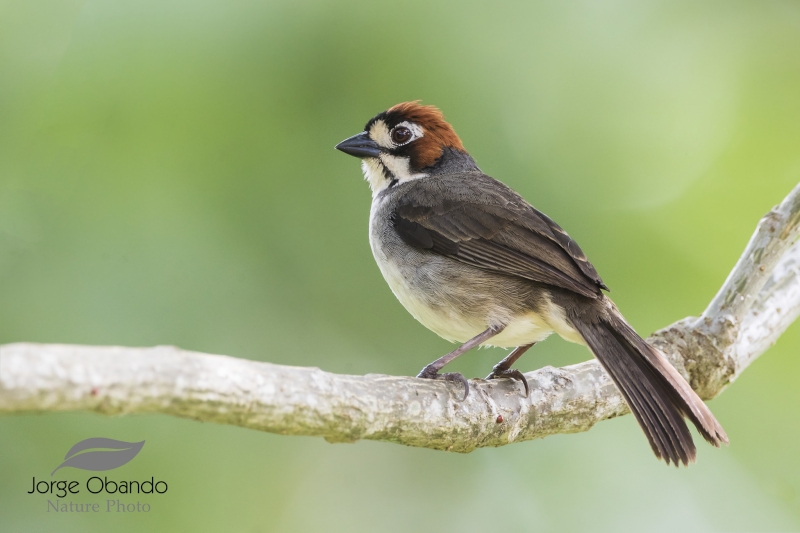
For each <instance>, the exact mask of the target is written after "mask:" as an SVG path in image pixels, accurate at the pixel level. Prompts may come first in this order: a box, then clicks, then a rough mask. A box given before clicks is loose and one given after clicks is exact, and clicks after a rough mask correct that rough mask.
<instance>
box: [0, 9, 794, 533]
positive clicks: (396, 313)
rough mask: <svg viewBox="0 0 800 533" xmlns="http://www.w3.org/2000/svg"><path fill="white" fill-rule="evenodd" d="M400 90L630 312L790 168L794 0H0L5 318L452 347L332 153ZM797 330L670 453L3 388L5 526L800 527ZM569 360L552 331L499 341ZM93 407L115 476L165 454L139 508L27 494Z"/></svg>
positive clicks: (274, 350)
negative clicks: (307, 427) (395, 283)
mask: <svg viewBox="0 0 800 533" xmlns="http://www.w3.org/2000/svg"><path fill="white" fill-rule="evenodd" d="M411 99H422V100H423V101H424V102H425V103H432V104H436V105H438V106H440V107H441V108H442V109H443V110H444V112H445V114H446V115H447V117H448V119H449V120H450V121H451V122H452V123H453V125H454V126H455V128H456V130H457V131H458V132H459V134H460V136H461V138H462V139H463V141H464V144H465V146H466V147H467V149H468V150H469V151H470V152H471V153H472V155H473V156H474V157H475V158H476V160H477V161H478V163H479V165H480V166H481V168H482V169H483V170H484V171H485V172H487V173H488V174H490V175H493V176H495V177H497V178H499V179H501V180H503V181H504V182H506V183H507V184H509V185H511V186H512V187H514V188H515V189H517V190H518V191H519V192H520V193H522V194H523V196H525V197H526V198H528V199H529V200H530V201H531V202H532V203H533V204H534V205H535V206H537V207H538V208H539V209H541V210H543V211H544V212H546V213H548V214H549V215H550V216H551V217H553V218H554V219H555V220H557V221H558V222H559V224H561V225H562V226H563V227H564V228H566V229H567V230H568V231H569V232H570V234H571V235H572V236H573V237H575V238H576V239H577V240H578V241H579V242H580V244H581V246H582V247H583V249H584V250H585V251H586V253H587V255H588V256H589V257H590V258H591V259H592V261H593V263H594V264H595V266H596V267H597V268H598V270H599V271H600V273H601V274H602V276H603V278H604V280H605V281H606V283H607V284H608V285H609V286H610V287H611V288H612V290H613V293H612V295H613V297H614V299H615V301H616V302H617V304H618V305H619V307H620V308H621V309H622V311H623V312H624V313H625V315H626V317H627V318H628V320H629V321H631V322H632V324H633V325H634V326H635V327H636V328H637V329H638V331H639V332H640V333H641V334H643V335H647V334H649V333H650V332H652V331H654V330H655V329H658V328H660V327H663V326H666V325H668V324H670V323H671V322H673V321H675V320H677V319H680V318H682V317H684V316H687V315H697V314H699V313H700V312H701V311H702V310H703V308H704V307H705V305H706V304H707V303H708V302H709V301H710V299H711V298H712V297H713V295H714V294H715V292H716V291H717V289H718V288H719V286H720V285H721V284H722V282H723V281H724V279H725V277H726V275H727V273H728V272H729V271H730V269H731V267H732V266H733V264H734V263H735V261H736V260H737V258H738V256H739V254H740V253H741V251H742V249H743V248H744V246H745V244H746V242H747V240H748V238H749V237H750V235H751V233H752V231H753V229H754V228H755V225H756V222H757V221H758V219H759V217H760V216H761V215H763V214H764V213H765V212H766V211H767V210H768V209H769V208H771V207H772V206H773V205H774V204H776V203H778V202H779V201H780V200H781V199H782V198H783V197H784V196H785V195H786V194H787V193H788V192H789V191H790V190H791V188H792V187H793V186H794V185H795V184H796V183H797V182H798V181H800V150H798V148H799V147H800V4H798V2H796V1H793V0H792V1H774V2H773V1H750V2H736V1H716V2H702V3H695V2H668V1H662V2H657V1H647V2H642V1H634V0H630V1H614V2H594V1H589V0H586V1H580V2H532V1H530V0H525V1H518V2H496V3H488V2H466V1H462V2H431V1H423V0H418V1H408V2H355V1H352V0H339V1H337V2H326V1H323V0H309V1H299V2H298V1H294V2H291V1H266V0H265V1H261V2H257V1H239V0H233V1H216V2H212V1H208V0H194V1H188V0H183V1H177V0H158V1H155V0H137V1H131V0H122V1H120V0H117V1H111V0H92V1H83V0H70V1H38V0H34V1H22V0H18V1H7V0H3V1H0V343H8V342H15V341H35V342H63V343H83V344H120V345H131V346H150V345H157V344H174V345H178V346H181V347H184V348H189V349H193V350H199V351H204V352H212V353H222V354H228V355H232V356H237V357H243V358H249V359H254V360H261V361H271V362H274V363H281V364H292V365H302V366H318V367H320V368H322V369H324V370H328V371H332V372H343V373H354V374H366V373H386V374H401V375H411V374H415V373H416V372H417V371H418V370H419V369H420V368H421V367H422V366H423V365H425V364H426V363H428V362H430V361H431V360H432V359H433V358H435V357H438V356H439V355H441V354H443V353H445V352H446V351H447V350H449V349H450V345H448V344H447V343H446V342H445V341H443V340H441V339H439V338H437V337H436V336H435V335H434V334H433V333H430V332H428V331H427V330H426V329H425V328H424V327H422V326H421V325H419V324H417V323H416V322H415V321H414V320H413V319H412V318H411V316H410V315H408V314H407V313H406V311H405V310H404V309H403V308H402V307H401V306H400V304H399V303H398V302H397V301H396V300H395V299H394V296H393V295H392V294H391V292H390V290H389V289H388V287H387V286H386V284H385V282H384V281H383V279H382V278H381V275H380V273H379V271H378V269H377V267H376V266H375V264H374V261H373V259H372V256H371V253H370V250H369V246H368V243H367V217H368V212H369V204H370V193H369V189H368V187H367V185H366V184H365V183H364V181H363V179H362V178H361V175H360V169H359V165H358V162H357V161H356V160H355V159H353V158H350V157H347V156H345V155H343V154H341V153H338V152H336V151H334V149H333V145H334V144H336V143H337V142H338V141H340V140H341V139H344V138H345V137H348V136H350V135H352V134H355V133H357V132H358V131H359V130H360V129H361V128H362V127H363V125H364V123H365V122H366V121H367V119H369V118H370V117H371V116H373V115H374V114H376V113H377V112H379V111H381V110H383V109H385V108H387V107H389V106H391V105H393V104H395V103H397V102H399V101H404V100H411ZM799 348H800V329H798V327H797V326H793V327H792V328H790V329H789V330H788V331H787V332H786V333H785V334H784V336H783V337H782V338H781V339H780V341H779V342H778V343H777V345H776V346H775V347H774V348H772V349H771V350H770V351H769V352H768V353H766V354H765V355H764V356H763V357H762V358H761V359H759V360H757V361H756V362H755V363H754V364H753V365H752V367H751V368H749V369H748V370H747V371H746V372H745V373H744V374H743V375H742V377H741V378H740V379H739V380H738V381H737V382H736V383H735V384H734V385H732V386H731V387H730V388H729V390H727V391H726V392H725V393H724V394H723V395H722V396H720V397H719V398H718V399H716V400H714V401H713V402H711V406H712V408H713V410H714V412H715V413H716V415H717V416H718V418H719V419H720V421H721V422H722V423H723V425H724V426H725V428H726V430H727V431H728V434H729V436H730V438H731V445H730V447H728V448H725V449H722V450H715V449H713V448H711V447H709V446H707V445H705V444H700V448H699V460H698V464H697V465H695V466H693V467H691V468H689V469H686V470H680V471H678V470H675V469H673V468H668V467H666V466H664V465H663V463H659V462H658V461H656V460H655V459H654V458H653V456H652V453H651V451H650V448H649V446H648V445H647V442H646V440H645V438H644V436H643V435H642V434H641V432H640V430H639V429H638V427H637V426H636V423H635V421H634V419H633V418H632V417H630V416H628V417H623V418H620V419H615V420H611V421H607V422H604V423H602V424H599V425H598V426H597V427H595V428H594V429H592V430H591V431H590V432H588V433H583V434H577V435H560V436H555V437H550V438H548V439H545V440H541V441H534V442H527V443H522V444H516V445H513V446H508V447H506V448H501V449H486V450H479V451H476V452H474V453H472V454H469V455H458V454H448V453H444V452H436V451H430V450H424V449H411V448H405V447H402V446H398V445H394V444H387V443H375V442H359V443H356V444H337V445H332V444H328V443H326V442H325V441H323V440H322V439H317V438H301V437H281V436H277V435H272V434H266V433H258V432H255V431H249V430H243V429H240V428H235V427H224V426H218V425H213V424H201V423H197V422H192V421H187V420H181V419H175V418H169V417H165V416H159V415H152V416H126V417H117V418H108V417H103V416H99V415H93V414H86V413H66V414H46V415H22V416H5V417H2V418H0V451H1V452H2V453H0V530H2V531H46V530H47V531H108V530H109V529H112V530H114V531H139V530H142V529H145V528H148V529H151V530H154V531H179V530H185V531H191V530H198V531H248V532H257V531H281V532H283V531H287V532H294V531H322V530H324V531H332V532H338V531H347V532H361V531H364V532H374V531H392V532H394V531H397V532H409V531H434V530H436V531H450V530H459V531H478V530H480V531H625V530H628V531H676V530H679V531H764V530H767V531H792V530H794V531H796V530H798V529H800V496H799V494H800V457H798V453H797V452H798V442H800V424H799V423H800V414H798V405H800V388H798V387H797V385H796V381H795V380H796V379H798V376H799V374H798V370H800V359H798V357H797V355H796V354H797V351H798V349H799ZM502 356H503V352H502V351H499V350H493V351H492V350H481V351H479V352H477V351H476V352H473V353H471V354H469V355H468V356H466V357H464V358H463V360H460V361H458V362H457V363H456V364H454V365H453V367H454V369H456V370H460V371H462V372H464V373H465V374H466V375H467V376H484V375H485V374H487V373H488V371H489V369H490V368H491V366H492V365H493V364H494V363H495V362H496V361H497V360H499V359H500V358H501V357H502ZM589 357H590V355H589V353H588V352H587V351H586V350H585V349H583V348H581V347H579V346H574V345H568V344H566V343H564V342H563V341H561V340H559V339H551V340H548V341H547V342H545V343H543V344H541V345H540V346H537V347H536V349H535V350H534V351H533V352H530V353H529V354H528V355H527V356H526V357H525V358H524V359H523V360H522V361H521V365H520V368H522V369H523V370H525V371H527V370H532V369H534V368H537V367H539V366H543V365H546V364H550V365H564V364H570V363H574V362H577V361H581V360H584V359H588V358H589ZM94 436H105V437H111V438H117V439H122V440H129V441H138V440H142V439H146V440H147V444H146V445H145V447H144V449H143V451H142V452H141V453H140V454H139V456H138V457H137V458H136V460H135V461H133V462H131V463H130V464H129V465H126V466H125V467H123V468H121V469H120V470H117V471H115V472H114V473H113V476H111V477H112V478H117V479H120V478H129V479H141V478H149V476H151V475H154V476H156V478H160V479H163V480H165V481H167V482H168V483H169V491H168V493H167V494H166V495H163V496H142V497H129V498H127V499H126V501H136V500H137V499H138V500H139V501H143V502H144V501H147V502H150V503H151V505H152V511H151V512H150V513H148V514H146V515H135V514H126V515H116V514H110V515H108V514H99V515H77V514H76V515H55V514H54V513H52V512H51V513H47V512H46V504H45V503H44V502H45V500H46V498H45V497H43V496H32V495H28V494H26V491H27V490H29V487H30V484H31V478H32V477H33V476H36V477H37V478H48V479H49V475H48V473H49V472H50V471H51V470H52V469H53V468H54V467H55V466H56V465H57V464H58V463H59V462H60V460H61V458H62V457H63V455H64V453H66V451H67V449H68V448H69V447H70V446H72V444H74V443H75V442H77V441H78V440H81V439H84V438H88V437H94ZM58 476H62V477H61V479H79V480H85V479H87V478H88V477H89V475H88V474H86V473H83V472H81V471H78V470H73V469H64V470H61V471H60V472H59V473H58V474H57V475H56V477H57V478H58ZM89 500H90V499H89V498H85V497H79V498H75V499H74V501H89Z"/></svg>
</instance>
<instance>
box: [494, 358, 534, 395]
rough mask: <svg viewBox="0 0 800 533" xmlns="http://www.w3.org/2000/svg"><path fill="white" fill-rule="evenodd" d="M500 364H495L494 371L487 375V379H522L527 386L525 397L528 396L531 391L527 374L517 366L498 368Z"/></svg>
mask: <svg viewBox="0 0 800 533" xmlns="http://www.w3.org/2000/svg"><path fill="white" fill-rule="evenodd" d="M498 366H500V365H495V367H494V368H493V369H492V373H491V374H489V375H488V376H486V379H498V378H511V379H515V380H517V381H521V382H522V384H523V385H524V386H525V397H526V398H527V397H528V396H530V395H531V391H530V389H529V388H528V380H527V379H525V375H524V374H523V373H522V372H520V371H519V370H517V369H516V368H498Z"/></svg>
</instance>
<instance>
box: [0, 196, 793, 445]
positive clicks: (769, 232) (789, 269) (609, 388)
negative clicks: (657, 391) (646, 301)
mask: <svg viewBox="0 0 800 533" xmlns="http://www.w3.org/2000/svg"><path fill="white" fill-rule="evenodd" d="M798 234H800V185H798V186H797V187H795V189H794V190H793V191H792V192H791V193H790V194H789V196H788V197H787V198H786V199H785V200H784V201H783V202H782V203H781V204H780V205H779V206H777V207H775V208H774V209H773V210H772V211H770V212H769V213H768V214H767V215H766V216H764V218H762V219H761V221H760V222H759V224H758V227H757V229H756V232H755V234H754V235H753V237H752V238H751V239H750V242H749V244H748V245H747V248H746V249H745V251H744V254H743V255H742V257H741V259H739V262H738V263H737V264H736V266H735V267H734V269H733V271H732V272H731V274H730V275H729V276H728V279H727V280H726V281H725V284H724V285H723V286H722V288H721V289H720V291H719V293H718V294H717V295H716V297H715V298H714V299H713V301H712V302H711V304H710V305H709V306H708V309H706V310H705V312H704V313H703V315H702V316H701V317H699V318H695V317H688V318H685V319H683V320H680V321H678V322H676V323H675V324H672V325H671V326H668V327H667V328H665V329H663V330H661V331H658V332H656V333H655V334H654V335H653V336H652V337H650V339H648V340H649V342H651V343H653V344H654V345H655V346H657V347H658V348H659V349H661V350H662V351H663V352H664V353H665V354H666V356H667V357H668V358H669V359H670V361H671V362H672V363H673V364H674V365H675V367H676V368H678V370H679V371H680V372H681V373H682V374H683V375H684V377H686V378H687V379H688V380H689V382H690V383H691V385H692V387H693V388H694V389H695V390H696V391H697V392H698V393H699V394H700V396H701V397H703V398H705V399H710V398H713V397H714V396H716V395H717V394H719V393H720V392H721V391H722V390H723V389H724V388H725V387H726V386H727V385H728V384H729V383H731V382H733V380H735V379H736V377H737V376H738V375H739V374H740V373H741V372H742V371H743V370H744V369H745V368H746V367H747V366H748V365H749V364H750V363H751V362H752V361H753V360H754V359H755V358H756V357H758V356H759V355H761V354H762V353H764V351H766V349H767V348H769V347H770V346H771V345H772V344H773V343H774V342H775V341H776V340H777V339H778V337H779V336H780V335H781V333H783V331H784V330H785V329H786V328H787V327H788V326H789V324H791V323H792V322H793V321H794V320H795V318H797V315H798V314H800V270H798V266H799V265H800V244H796V243H795V241H796V240H797V237H798ZM526 377H527V379H528V382H529V384H530V387H531V395H530V397H529V398H527V399H526V398H524V397H523V393H522V386H521V385H520V384H519V383H515V382H513V381H511V380H496V381H489V382H487V381H483V380H479V379H473V380H470V384H471V392H470V394H469V397H468V398H467V400H466V401H464V402H457V401H455V397H457V396H458V394H459V393H460V390H455V389H452V390H451V387H453V386H452V385H450V384H447V383H443V382H436V381H430V380H421V379H416V378H411V377H394V376H383V375H366V376H347V375H339V374H331V373H328V372H323V371H321V370H319V369H317V368H301V367H291V366H281V365H273V364H270V363H260V362H255V361H248V360H242V359H236V358H233V357H227V356H222V355H209V354H203V353H197V352H189V351H185V350H180V349H178V348H175V347H170V346H158V347H155V348H124V347H104V346H73V345H57V344H28V343H19V344H7V345H3V346H0V413H21V412H31V411H71V410H88V411H94V412H98V413H104V414H120V413H164V414H169V415H174V416H180V417H185V418H192V419H196V420H202V421H207V422H217V423H220V424H232V425H237V426H242V427H248V428H252V429H258V430H262V431H269V432H273V433H280V434H284V435H316V436H322V437H325V439H327V440H328V441H331V442H352V441H355V440H358V439H372V440H384V441H390V442H397V443H400V444H406V445H409V446H422V447H426V448H434V449H443V450H452V451H458V452H469V451H472V450H474V449H475V448H480V447H484V446H502V445H505V444H509V443H512V442H518V441H524V440H530V439H537V438H541V437H545V436H547V435H552V434H555V433H574V432H578V431H586V430H588V429H589V428H591V427H592V426H593V425H594V424H595V423H597V422H599V421H601V420H605V419H607V418H612V417H615V416H619V415H623V414H625V413H627V412H628V408H627V405H626V404H625V402H624V400H623V399H622V396H621V395H620V394H619V391H618V390H617V388H616V387H615V386H614V384H613V383H612V382H611V380H610V379H609V378H608V376H607V375H606V373H605V372H604V371H603V370H602V368H601V367H600V365H599V364H598V363H597V361H595V360H591V361H587V362H585V363H580V364H577V365H571V366H567V367H563V368H553V367H545V368H542V369H540V370H537V371H535V372H530V373H527V374H526ZM451 393H453V394H451Z"/></svg>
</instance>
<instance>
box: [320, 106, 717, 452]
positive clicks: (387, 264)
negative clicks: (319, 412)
mask: <svg viewBox="0 0 800 533" xmlns="http://www.w3.org/2000/svg"><path fill="white" fill-rule="evenodd" d="M335 148H336V149H338V150H340V151H342V152H344V153H346V154H349V155H351V156H355V157H357V158H360V159H361V168H362V171H363V174H364V177H365V179H366V181H367V182H368V183H369V186H370V189H371V190H372V206H371V208H370V216H369V242H370V247H371V249H372V253H373V256H374V258H375V261H376V262H377V264H378V267H379V269H380V271H381V273H382V274H383V277H384V278H385V280H386V282H387V283H388V284H389V287H390V288H391V290H392V292H393V293H394V295H395V296H396V297H397V299H398V300H399V301H400V303H401V304H402V305H403V306H404V307H405V308H406V310H407V311H408V312H409V313H410V314H411V315H412V316H413V317H414V318H415V319H417V320H418V321H419V322H421V323H422V324H423V325H424V326H425V327H427V328H428V329H430V330H431V331H433V332H434V333H436V334H438V335H439V336H440V337H442V338H444V339H446V340H448V341H450V342H455V343H460V346H459V347H458V348H456V349H455V350H453V351H451V352H450V353H448V354H446V355H444V356H443V357H440V358H439V359H437V360H435V361H433V362H432V363H430V364H428V365H427V366H425V367H424V368H423V369H422V371H420V372H419V374H418V375H417V377H418V378H426V379H440V380H446V381H451V382H454V383H460V384H463V387H464V395H463V398H462V401H463V400H464V399H466V398H467V395H468V394H469V383H468V382H467V380H466V379H465V378H464V376H463V375H461V374H459V373H456V372H447V373H440V371H441V370H442V368H443V367H444V366H445V365H447V364H448V363H450V362H451V361H453V360H454V359H456V358H457V357H459V356H460V355H462V354H464V353H465V352H467V351H468V350H470V349H472V348H475V347H477V346H497V347H502V348H513V350H512V351H511V352H510V353H509V355H508V356H507V357H505V358H504V359H503V360H502V361H500V362H499V363H497V364H496V365H495V366H494V367H493V369H492V372H491V373H490V374H489V375H488V376H487V378H486V379H499V378H511V379H514V380H518V381H520V382H521V383H522V385H523V386H524V388H525V395H526V397H528V395H529V393H530V391H529V386H528V383H527V380H526V379H525V376H524V375H523V374H522V373H521V372H520V371H519V370H517V369H515V368H514V367H513V365H514V363H515V362H516V361H517V360H518V359H519V357H520V356H522V354H523V353H525V352H526V351H527V350H528V349H530V348H531V347H532V346H533V345H534V344H536V343H537V342H539V341H541V340H543V339H545V338H546V337H547V336H549V335H550V334H551V333H553V332H555V333H557V334H558V335H560V336H561V337H562V338H564V339H565V340H567V341H570V342H574V343H578V344H583V345H585V346H587V347H588V348H589V350H590V351H591V352H592V353H593V354H594V356H595V357H596V358H597V360H598V361H599V362H600V364H601V366H602V367H603V369H604V370H605V371H606V373H607V374H608V375H609V376H610V378H611V380H612V381H613V382H614V384H615V385H616V387H617V388H618V389H619V391H620V392H621V393H622V396H623V397H624V399H625V401H626V402H627V404H628V407H629V408H630V410H631V412H632V413H633V415H634V417H635V418H636V421H637V422H638V423H639V425H640V426H641V428H642V430H643V431H644V433H645V435H646V437H647V440H648V442H649V443H650V447H651V448H652V450H653V452H654V453H655V455H656V457H657V458H659V459H662V460H664V461H665V462H666V463H667V464H670V462H672V463H673V464H674V465H675V466H679V465H688V464H689V463H693V462H695V460H696V455H697V450H696V447H695V444H694V441H693V439H692V434H691V433H690V431H689V428H688V426H687V423H686V420H685V419H689V420H690V421H691V422H692V423H693V424H694V426H695V427H696V428H697V431H698V432H699V433H700V435H702V436H703V437H704V439H705V440H706V441H708V442H709V443H710V444H712V445H714V446H716V447H719V446H720V444H721V443H725V444H728V437H727V435H726V433H725V431H724V430H723V429H722V426H721V425H720V423H719V422H718V421H717V420H716V418H715V417H714V415H713V414H712V413H711V410H710V409H709V408H708V407H707V406H706V404H705V403H703V400H701V399H700V397H699V396H698V395H697V394H696V393H695V392H694V391H693V390H692V388H691V386H690V385H689V384H688V383H687V382H686V380H685V379H684V378H683V377H682V376H681V374H680V373H678V371H677V370H675V368H674V367H672V365H671V364H670V363H669V361H667V359H666V358H665V356H664V355H663V354H662V353H661V352H660V351H659V350H658V349H656V348H655V347H654V346H652V345H650V344H648V343H647V342H646V341H645V340H644V339H642V337H640V336H639V335H638V334H637V333H636V331H635V330H634V329H633V327H631V326H630V325H629V324H628V322H627V321H626V320H625V319H624V318H623V316H622V314H621V313H620V311H619V310H618V309H617V307H616V305H615V304H614V303H613V302H612V301H611V299H610V298H609V297H608V296H607V295H606V292H608V290H609V289H608V287H607V286H606V285H605V283H603V280H602V279H601V278H600V275H599V274H598V273H597V270H596V269H595V267H594V266H593V265H592V263H590V262H589V260H588V259H587V257H586V255H585V254H584V253H583V251H582V250H581V248H580V247H579V246H578V244H577V243H576V242H575V240H573V239H572V238H571V237H570V236H569V235H568V234H567V232H566V231H564V230H563V229H562V228H561V227H560V226H559V225H558V224H556V223H555V222H554V221H553V220H552V219H550V218H549V217H548V216H547V215H545V214H544V213H542V212H541V211H538V210H537V209H535V208H534V207H533V206H532V205H531V204H530V203H528V202H527V201H526V200H525V199H523V198H522V196H520V195H519V194H517V193H516V192H515V191H514V190H512V189H511V188H510V187H508V186H506V185H505V184H503V183H502V182H500V181H498V180H496V179H494V178H492V177H490V176H488V175H486V174H484V173H483V171H481V169H480V168H478V165H477V164H476V163H475V160H474V159H473V158H472V157H471V156H470V155H469V153H468V152H467V150H466V149H465V148H464V146H463V144H462V142H461V139H460V138H459V136H458V135H457V134H456V132H455V130H454V129H453V127H452V126H451V125H450V124H449V123H448V122H447V121H446V120H445V118H444V115H443V114H442V112H441V111H440V110H439V108H437V107H435V106H432V105H423V104H421V103H420V101H419V100H416V101H410V102H403V103H399V104H397V105H395V106H392V107H390V108H389V109H387V110H386V111H383V112H381V113H379V114H377V115H376V116H374V117H373V118H371V119H370V120H369V121H368V122H367V123H366V126H365V127H364V130H363V131H361V132H360V133H358V134H356V135H353V136H352V137H349V138H347V139H345V140H344V141H342V142H340V143H339V144H337V145H336V146H335Z"/></svg>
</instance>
